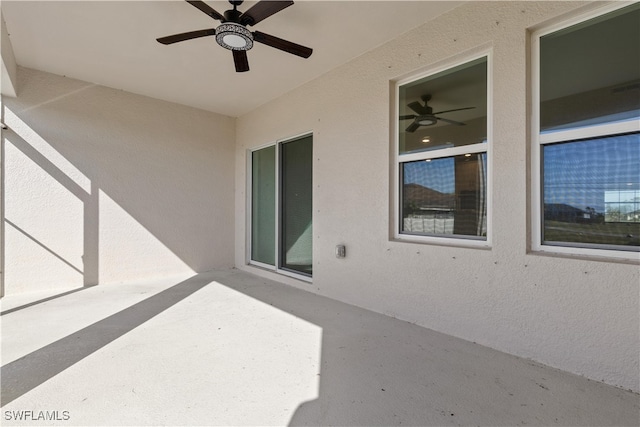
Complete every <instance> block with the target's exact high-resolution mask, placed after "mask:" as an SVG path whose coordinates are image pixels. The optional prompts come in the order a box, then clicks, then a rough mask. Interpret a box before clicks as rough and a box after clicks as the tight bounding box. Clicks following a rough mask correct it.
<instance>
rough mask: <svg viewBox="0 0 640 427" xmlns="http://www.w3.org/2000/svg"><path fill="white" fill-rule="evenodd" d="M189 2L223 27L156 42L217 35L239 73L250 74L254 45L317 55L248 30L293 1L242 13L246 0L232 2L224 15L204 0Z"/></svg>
mask: <svg viewBox="0 0 640 427" xmlns="http://www.w3.org/2000/svg"><path fill="white" fill-rule="evenodd" d="M187 3H189V4H191V5H192V6H194V7H196V8H198V9H200V11H202V12H204V13H206V14H207V15H209V16H210V17H211V18H213V19H215V20H218V21H220V22H222V24H220V25H219V26H218V28H209V29H205V30H196V31H189V32H187V33H180V34H174V35H172V36H166V37H160V38H159V39H156V40H157V41H158V42H160V43H162V44H172V43H177V42H181V41H185V40H191V39H196V38H200V37H206V36H215V37H216V42H217V43H218V44H219V45H220V46H222V47H223V48H225V49H228V50H230V51H231V52H232V53H233V62H234V64H235V67H236V71H237V72H239V73H240V72H244V71H249V61H248V59H247V51H248V50H249V49H251V48H252V47H253V42H258V43H262V44H265V45H267V46H271V47H273V48H276V49H280V50H282V51H285V52H288V53H291V54H293V55H297V56H300V57H302V58H308V57H309V56H311V53H312V52H313V49H311V48H308V47H305V46H301V45H299V44H296V43H293V42H290V41H287V40H283V39H281V38H278V37H275V36H272V35H269V34H265V33H263V32H260V31H249V30H248V29H247V26H253V25H256V24H257V23H259V22H260V21H262V20H264V19H266V18H268V17H270V16H271V15H274V14H276V13H278V12H280V11H281V10H282V9H284V8H286V7H289V6H291V5H292V4H293V2H292V1H272V0H262V1H259V2H258V3H256V4H255V5H253V6H252V7H251V8H249V10H247V11H245V12H240V11H239V10H238V6H240V5H241V4H242V3H243V0H229V3H231V4H232V5H233V9H230V10H227V11H225V12H224V14H220V13H218V12H216V11H215V10H214V9H213V8H211V7H210V6H209V5H207V4H206V3H205V2H203V1H197V0H196V1H192V0H187Z"/></svg>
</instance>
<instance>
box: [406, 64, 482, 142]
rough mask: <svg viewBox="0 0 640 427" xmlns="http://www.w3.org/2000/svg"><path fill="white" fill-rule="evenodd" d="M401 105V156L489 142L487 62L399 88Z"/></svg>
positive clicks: (462, 66) (439, 74) (455, 69)
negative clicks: (487, 140)
mask: <svg viewBox="0 0 640 427" xmlns="http://www.w3.org/2000/svg"><path fill="white" fill-rule="evenodd" d="M399 105H400V111H399V114H400V117H399V127H398V129H399V130H400V133H399V135H398V136H399V150H400V151H399V152H400V154H404V153H410V152H419V151H428V150H434V149H440V148H449V147H454V146H460V145H469V144H476V143H479V142H486V139H487V58H481V59H478V60H475V61H472V62H469V63H466V64H463V65H461V66H458V67H454V68H452V69H449V70H447V71H444V72H441V73H438V74H435V75H432V76H428V77H425V78H423V79H420V80H417V81H414V82H411V83H407V84H405V85H402V86H400V88H399ZM451 110H460V111H451Z"/></svg>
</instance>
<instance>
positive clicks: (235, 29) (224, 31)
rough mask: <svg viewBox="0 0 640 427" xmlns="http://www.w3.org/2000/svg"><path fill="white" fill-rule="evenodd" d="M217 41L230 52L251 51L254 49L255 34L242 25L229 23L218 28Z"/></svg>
mask: <svg viewBox="0 0 640 427" xmlns="http://www.w3.org/2000/svg"><path fill="white" fill-rule="evenodd" d="M216 41H217V42H218V44H219V45H220V46H222V47H223V48H225V49H229V50H249V49H251V48H252V47H253V34H251V31H249V30H247V29H246V28H245V27H243V26H242V25H240V24H236V23H235V22H228V23H226V24H222V25H220V26H218V28H216Z"/></svg>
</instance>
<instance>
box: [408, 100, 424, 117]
mask: <svg viewBox="0 0 640 427" xmlns="http://www.w3.org/2000/svg"><path fill="white" fill-rule="evenodd" d="M407 107H409V108H411V109H412V110H413V111H415V112H416V113H418V115H420V116H424V115H425V114H429V111H428V110H427V107H426V106H424V105H422V104H420V103H419V102H418V101H413V102H412V103H410V104H407Z"/></svg>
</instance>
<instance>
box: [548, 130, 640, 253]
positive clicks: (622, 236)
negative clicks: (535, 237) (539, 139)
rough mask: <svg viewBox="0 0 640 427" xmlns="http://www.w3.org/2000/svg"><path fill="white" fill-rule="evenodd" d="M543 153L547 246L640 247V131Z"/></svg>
mask: <svg viewBox="0 0 640 427" xmlns="http://www.w3.org/2000/svg"><path fill="white" fill-rule="evenodd" d="M543 157H544V159H543V161H544V171H543V172H544V173H543V180H544V182H543V192H544V194H543V200H544V219H543V241H544V242H545V243H546V244H561V243H563V242H572V243H578V244H582V245H580V246H587V247H589V246H591V247H598V246H599V245H619V246H620V247H619V248H617V249H623V250H624V249H629V250H635V249H634V247H635V248H636V249H637V248H638V246H640V134H639V133H634V134H628V135H619V136H612V137H606V138H597V139H590V140H586V141H577V142H567V143H558V144H552V145H545V146H544V147H543ZM572 246H576V245H575V244H573V245H572Z"/></svg>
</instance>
